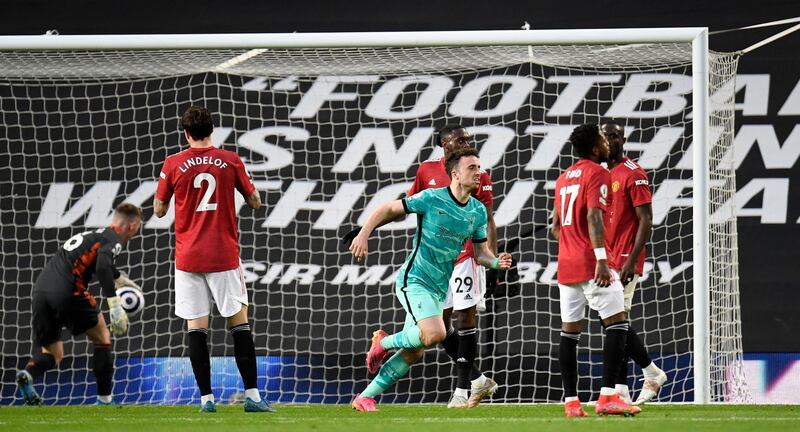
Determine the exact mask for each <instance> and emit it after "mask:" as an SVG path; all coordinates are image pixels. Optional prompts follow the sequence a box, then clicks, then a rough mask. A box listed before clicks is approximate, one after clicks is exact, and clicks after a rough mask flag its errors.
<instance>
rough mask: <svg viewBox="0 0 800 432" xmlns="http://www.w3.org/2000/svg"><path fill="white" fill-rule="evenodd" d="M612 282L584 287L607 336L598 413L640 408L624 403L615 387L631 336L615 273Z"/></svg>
mask: <svg viewBox="0 0 800 432" xmlns="http://www.w3.org/2000/svg"><path fill="white" fill-rule="evenodd" d="M612 274H613V277H612V282H611V285H610V286H608V287H598V286H596V285H595V284H594V283H593V282H592V283H590V284H589V286H588V287H587V288H586V289H585V290H584V293H585V294H586V298H587V300H588V302H589V307H591V308H592V309H594V310H596V311H597V312H598V314H599V315H600V319H601V321H602V324H603V327H604V328H605V333H606V334H605V338H604V339H603V381H602V382H603V384H602V387H601V388H600V399H598V401H597V404H596V405H595V412H597V413H598V414H604V415H608V414H618V415H633V414H637V413H639V411H640V409H639V408H637V407H634V406H631V405H630V404H628V403H626V402H624V401H623V400H622V399H621V398H620V396H619V394H618V393H617V391H616V389H615V383H616V380H617V376H618V375H619V370H620V368H621V367H622V363H623V361H624V360H625V345H626V343H627V338H628V321H627V318H626V315H625V301H624V298H623V294H622V292H623V287H622V283H620V282H619V276H618V275H616V273H613V272H612Z"/></svg>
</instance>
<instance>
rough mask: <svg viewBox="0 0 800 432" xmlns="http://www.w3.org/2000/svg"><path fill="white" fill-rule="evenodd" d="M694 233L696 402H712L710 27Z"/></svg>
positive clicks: (700, 94)
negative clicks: (710, 326)
mask: <svg viewBox="0 0 800 432" xmlns="http://www.w3.org/2000/svg"><path fill="white" fill-rule="evenodd" d="M692 88H693V91H692V108H693V112H692V137H693V138H694V139H693V142H694V144H693V146H692V153H693V154H692V160H693V165H692V187H693V191H692V206H693V207H692V232H693V236H692V238H693V245H692V246H693V251H694V277H693V278H692V282H693V284H694V286H693V292H694V295H693V302H694V307H693V311H694V317H693V318H694V353H693V354H694V355H693V359H694V365H693V368H694V402H695V403H699V404H704V403H709V402H710V396H711V392H710V374H711V367H710V358H709V356H710V350H709V292H708V289H709V275H708V258H709V248H708V210H709V204H708V199H709V193H708V185H709V166H708V157H709V156H708V148H709V147H708V136H709V134H708V128H709V121H708V114H709V112H708V108H709V94H708V30H707V29H705V30H703V31H701V32H700V33H699V34H698V35H697V36H695V38H694V40H693V41H692Z"/></svg>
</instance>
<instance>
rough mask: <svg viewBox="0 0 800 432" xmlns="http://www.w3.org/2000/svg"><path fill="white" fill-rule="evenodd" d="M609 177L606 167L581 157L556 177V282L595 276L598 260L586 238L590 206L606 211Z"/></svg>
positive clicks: (579, 280) (575, 280)
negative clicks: (557, 221)
mask: <svg viewBox="0 0 800 432" xmlns="http://www.w3.org/2000/svg"><path fill="white" fill-rule="evenodd" d="M610 180H611V176H610V174H609V172H608V170H606V169H605V168H603V167H602V166H600V165H599V164H596V163H594V162H592V161H590V160H587V159H581V160H580V161H578V163H576V164H575V165H572V166H571V167H569V168H567V170H566V171H564V172H563V173H561V175H560V176H559V177H558V180H556V202H555V211H557V212H558V216H559V220H560V221H561V238H560V239H559V241H558V283H560V284H574V283H578V282H585V281H588V280H591V279H594V269H595V266H596V264H597V261H596V260H595V258H594V248H593V247H592V241H591V239H590V238H589V220H588V213H589V209H590V208H599V209H601V210H604V211H605V210H606V205H607V200H609V199H610V197H609V195H608V185H609V183H611V181H610Z"/></svg>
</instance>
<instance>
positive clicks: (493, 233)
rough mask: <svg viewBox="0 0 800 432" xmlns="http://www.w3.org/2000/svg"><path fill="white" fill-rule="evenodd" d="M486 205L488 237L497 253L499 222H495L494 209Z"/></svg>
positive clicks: (490, 244) (494, 251)
mask: <svg viewBox="0 0 800 432" xmlns="http://www.w3.org/2000/svg"><path fill="white" fill-rule="evenodd" d="M485 207H486V238H487V240H488V241H487V243H489V248H490V249H491V251H492V252H493V253H494V254H495V255H497V224H495V223H494V210H493V209H492V208H491V207H489V206H485Z"/></svg>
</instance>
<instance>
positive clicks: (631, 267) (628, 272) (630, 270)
mask: <svg viewBox="0 0 800 432" xmlns="http://www.w3.org/2000/svg"><path fill="white" fill-rule="evenodd" d="M635 274H636V269H635V263H634V262H633V261H631V260H630V259H628V260H627V261H625V264H624V265H623V266H622V268H621V269H620V270H619V280H620V282H622V285H623V286H625V285H628V284H629V283H631V281H632V280H633V276H634V275H635Z"/></svg>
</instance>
